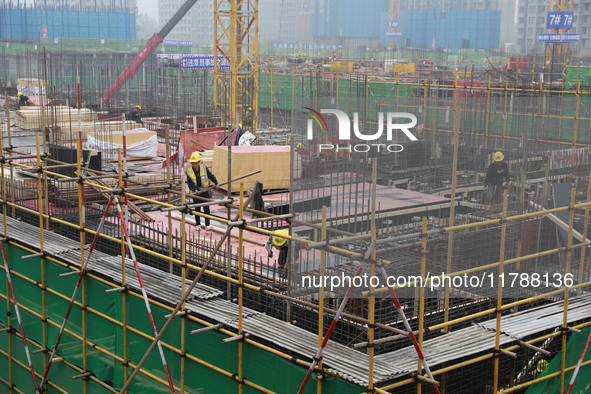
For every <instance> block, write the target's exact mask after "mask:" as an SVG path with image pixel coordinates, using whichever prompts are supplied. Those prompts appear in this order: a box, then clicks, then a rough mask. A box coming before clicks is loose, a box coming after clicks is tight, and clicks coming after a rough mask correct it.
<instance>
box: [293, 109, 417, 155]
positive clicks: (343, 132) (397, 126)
mask: <svg viewBox="0 0 591 394" xmlns="http://www.w3.org/2000/svg"><path fill="white" fill-rule="evenodd" d="M304 108H305V109H307V110H308V111H310V114H309V115H310V117H311V118H312V119H308V125H307V126H308V128H307V131H308V140H311V139H313V138H314V121H315V122H316V124H317V125H318V126H319V127H320V130H323V131H325V132H327V131H328V123H327V122H326V119H325V118H324V116H322V114H332V115H335V116H336V117H337V120H338V128H339V134H338V135H339V140H341V141H349V145H338V144H337V145H334V144H318V151H319V152H322V151H323V150H336V151H337V152H338V151H348V152H369V151H370V150H372V149H375V150H377V151H378V152H391V153H396V152H402V150H403V149H404V147H403V146H402V145H401V144H398V143H395V142H394V143H392V144H376V143H374V144H370V143H367V144H350V141H351V119H350V118H349V116H348V115H347V114H346V113H344V112H343V111H340V110H338V109H321V110H320V112H318V111H316V110H314V109H312V108H308V107H304ZM400 118H404V119H410V123H395V119H400ZM416 124H417V117H416V116H414V115H413V114H409V113H406V112H387V113H386V139H387V140H388V141H393V139H392V131H393V130H400V131H402V132H403V133H404V134H405V135H406V136H407V137H408V139H409V140H411V141H418V138H417V137H415V135H414V134H413V133H411V131H410V130H409V129H410V128H412V127H414V126H415V125H416ZM353 133H354V134H355V137H357V138H358V139H360V140H363V141H375V140H377V139H379V138H380V137H382V135H383V134H384V113H383V112H378V131H376V132H375V133H374V134H363V133H361V131H360V130H359V113H358V112H353Z"/></svg>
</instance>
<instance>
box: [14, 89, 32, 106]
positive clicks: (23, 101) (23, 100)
mask: <svg viewBox="0 0 591 394" xmlns="http://www.w3.org/2000/svg"><path fill="white" fill-rule="evenodd" d="M16 97H18V107H19V109H20V107H22V106H23V105H35V104H34V103H33V101H32V100H31V99H30V98H29V96H27V95H24V94H23V92H18V93H17V94H16Z"/></svg>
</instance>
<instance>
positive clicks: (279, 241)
mask: <svg viewBox="0 0 591 394" xmlns="http://www.w3.org/2000/svg"><path fill="white" fill-rule="evenodd" d="M276 232H277V234H281V235H289V231H287V230H277V231H276ZM285 241H287V239H285V238H281V237H279V236H277V235H275V236H274V237H273V245H275V246H277V247H279V246H281V245H283V244H284V243H285Z"/></svg>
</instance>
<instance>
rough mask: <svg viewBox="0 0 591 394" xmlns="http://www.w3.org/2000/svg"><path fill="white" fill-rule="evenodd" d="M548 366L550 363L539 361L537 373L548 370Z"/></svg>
mask: <svg viewBox="0 0 591 394" xmlns="http://www.w3.org/2000/svg"><path fill="white" fill-rule="evenodd" d="M547 366H548V361H546V360H540V361H538V363H537V364H536V372H537V373H542V372H543V371H544V370H545V369H546V367H547Z"/></svg>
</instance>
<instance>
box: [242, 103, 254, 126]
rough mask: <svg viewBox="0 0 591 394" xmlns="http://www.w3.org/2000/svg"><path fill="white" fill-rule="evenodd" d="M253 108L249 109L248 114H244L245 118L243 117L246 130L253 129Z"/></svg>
mask: <svg viewBox="0 0 591 394" xmlns="http://www.w3.org/2000/svg"><path fill="white" fill-rule="evenodd" d="M252 120H253V119H252V107H248V109H247V110H246V112H244V116H243V117H242V124H244V127H245V128H249V129H252Z"/></svg>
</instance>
